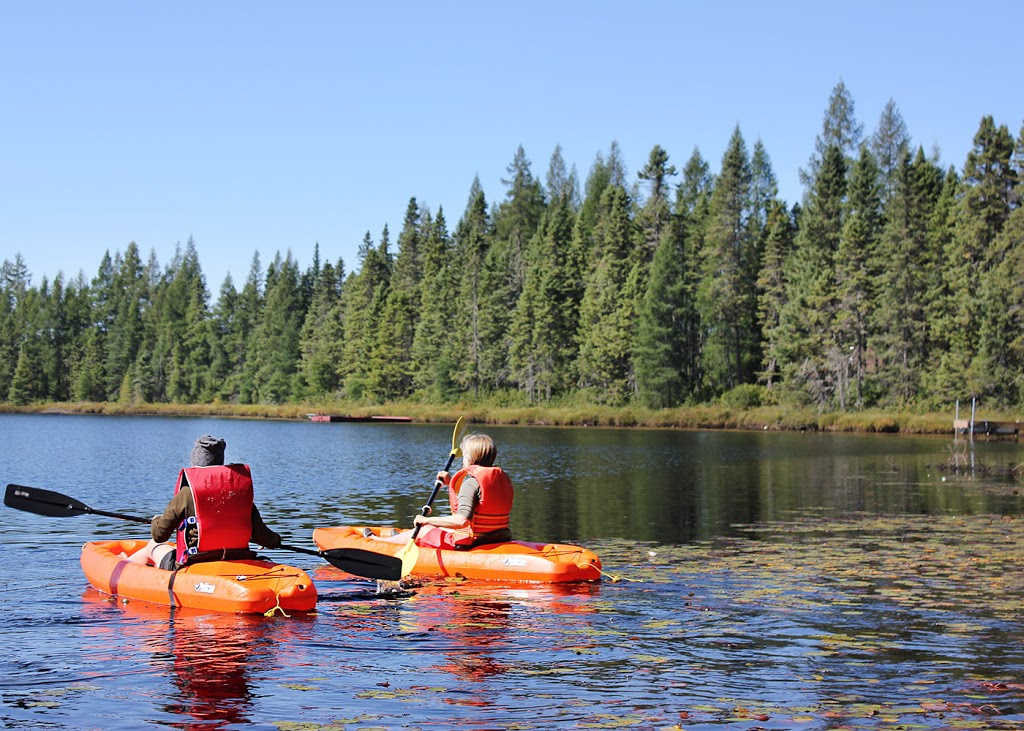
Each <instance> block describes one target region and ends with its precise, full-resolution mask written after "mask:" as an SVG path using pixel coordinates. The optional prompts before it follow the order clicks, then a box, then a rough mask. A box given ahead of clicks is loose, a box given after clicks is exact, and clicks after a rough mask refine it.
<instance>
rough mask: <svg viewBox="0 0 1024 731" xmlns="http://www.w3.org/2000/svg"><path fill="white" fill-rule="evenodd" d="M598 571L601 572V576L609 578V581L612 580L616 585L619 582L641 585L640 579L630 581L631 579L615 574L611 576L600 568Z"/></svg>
mask: <svg viewBox="0 0 1024 731" xmlns="http://www.w3.org/2000/svg"><path fill="white" fill-rule="evenodd" d="M597 570H598V571H600V572H601V576H607V577H608V578H609V579H611V580H612V583H615V582H617V581H632V582H634V583H639V582H640V579H630V578H627V577H625V576H615V575H614V574H609V573H608V572H607V571H605V570H604V569H602V568H598V569H597Z"/></svg>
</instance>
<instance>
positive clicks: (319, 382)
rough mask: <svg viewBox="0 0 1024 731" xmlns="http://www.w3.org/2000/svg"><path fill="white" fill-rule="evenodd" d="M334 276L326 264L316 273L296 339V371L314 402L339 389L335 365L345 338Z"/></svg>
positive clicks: (339, 384)
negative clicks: (297, 351) (301, 377)
mask: <svg viewBox="0 0 1024 731" xmlns="http://www.w3.org/2000/svg"><path fill="white" fill-rule="evenodd" d="M341 266H342V265H341V263H340V261H339V267H341ZM335 272H336V270H335V268H334V266H332V265H331V263H330V262H327V263H326V264H324V265H323V268H322V269H321V270H320V276H319V278H318V279H317V283H316V288H315V289H314V290H313V299H312V301H311V302H310V307H309V310H308V312H307V313H306V318H305V320H304V321H303V323H302V330H301V333H300V338H299V348H300V353H301V355H300V358H301V361H300V366H299V367H300V370H301V372H302V376H303V379H304V383H305V385H306V387H307V388H308V391H309V394H310V395H311V396H313V397H315V398H323V397H326V396H332V395H334V394H335V393H336V392H337V391H338V390H339V388H340V386H341V379H340V377H339V376H338V363H339V361H340V360H341V354H342V346H343V343H344V340H345V337H344V326H343V322H342V309H341V281H340V280H339V279H338V277H337V275H336V274H335Z"/></svg>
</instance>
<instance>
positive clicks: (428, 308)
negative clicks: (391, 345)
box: [412, 208, 459, 402]
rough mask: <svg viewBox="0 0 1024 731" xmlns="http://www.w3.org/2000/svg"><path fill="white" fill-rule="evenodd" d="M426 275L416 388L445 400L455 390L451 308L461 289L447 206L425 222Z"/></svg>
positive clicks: (415, 350)
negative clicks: (446, 219) (446, 213)
mask: <svg viewBox="0 0 1024 731" xmlns="http://www.w3.org/2000/svg"><path fill="white" fill-rule="evenodd" d="M423 224H424V225H423V228H424V239H423V277H422V281H421V288H420V316H419V319H418V322H417V326H416V332H415V334H414V335H413V344H412V363H413V365H414V372H413V388H414V389H415V390H416V391H418V392H419V393H422V394H424V395H425V396H426V397H427V398H430V399H435V400H437V401H439V402H441V401H445V400H447V399H448V398H450V397H451V396H452V394H453V393H454V391H455V387H454V385H453V375H452V373H453V370H454V367H455V362H456V361H457V360H458V359H459V355H458V354H456V353H454V352H453V349H452V347H451V345H450V340H451V338H450V333H451V330H452V325H453V322H454V319H455V318H454V315H453V313H452V311H451V308H452V303H454V302H455V301H456V297H457V293H458V291H459V283H458V276H459V267H458V262H457V261H456V260H455V258H454V256H453V253H452V242H451V236H450V234H449V233H448V224H447V222H446V221H445V217H444V209H442V208H438V211H437V216H436V217H431V216H429V214H428V215H427V216H425V219H424V222H423Z"/></svg>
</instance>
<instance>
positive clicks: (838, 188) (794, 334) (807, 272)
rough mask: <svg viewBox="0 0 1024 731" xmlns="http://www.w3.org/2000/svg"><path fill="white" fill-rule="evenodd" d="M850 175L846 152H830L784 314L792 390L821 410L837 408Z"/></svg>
mask: <svg viewBox="0 0 1024 731" xmlns="http://www.w3.org/2000/svg"><path fill="white" fill-rule="evenodd" d="M846 170H847V168H846V159H845V157H844V155H843V152H842V150H841V149H840V148H839V147H837V146H831V147H829V148H828V149H827V150H826V151H825V156H824V158H823V160H822V163H821V166H820V169H819V171H818V175H817V178H816V179H815V182H814V185H813V186H812V188H811V189H810V190H809V191H808V194H807V200H806V202H807V205H806V206H805V207H804V208H803V209H802V210H801V214H800V220H799V222H798V225H799V230H798V231H797V234H796V237H795V239H794V241H793V250H792V253H791V255H790V259H789V261H788V262H787V265H786V271H787V292H786V303H785V305H784V306H783V309H782V312H781V313H780V333H782V334H783V335H784V337H783V338H781V339H780V340H779V343H778V345H779V349H778V353H779V361H780V363H781V364H782V370H783V378H784V382H785V384H786V386H787V390H788V391H789V392H791V393H793V394H799V395H801V397H802V398H806V399H809V400H810V401H811V402H812V403H816V404H817V405H818V406H819V407H820V408H825V407H827V406H829V405H830V404H831V403H832V399H833V396H834V389H835V384H834V382H833V381H832V377H831V376H832V374H833V373H834V372H835V370H836V369H835V365H836V364H835V362H834V358H832V356H834V355H835V354H836V352H837V351H836V350H835V349H834V347H833V346H834V345H835V343H836V338H835V316H836V288H835V256H836V251H837V250H838V248H839V241H840V236H841V233H842V230H843V223H844V220H843V211H844V209H845V203H846ZM830 358H831V360H832V362H830Z"/></svg>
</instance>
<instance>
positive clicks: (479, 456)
mask: <svg viewBox="0 0 1024 731" xmlns="http://www.w3.org/2000/svg"><path fill="white" fill-rule="evenodd" d="M459 446H460V448H461V449H462V458H463V459H464V460H466V461H467V463H470V464H478V465H480V466H481V467H490V466H491V465H493V464H494V460H495V459H497V457H498V449H497V447H495V446H494V440H493V439H491V438H490V437H489V436H487V435H486V434H467V435H466V436H465V437H463V439H462V442H461V444H460V445H459Z"/></svg>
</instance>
